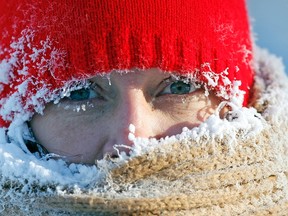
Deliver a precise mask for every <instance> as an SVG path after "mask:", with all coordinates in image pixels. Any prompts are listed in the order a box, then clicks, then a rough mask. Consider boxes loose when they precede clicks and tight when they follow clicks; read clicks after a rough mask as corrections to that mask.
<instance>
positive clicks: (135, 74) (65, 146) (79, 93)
mask: <svg viewBox="0 0 288 216" xmlns="http://www.w3.org/2000/svg"><path fill="white" fill-rule="evenodd" d="M90 81H91V83H92V84H91V86H90V88H86V89H81V90H75V91H73V92H71V95H70V96H69V97H67V98H64V99H62V100H61V101H60V102H59V103H58V104H53V103H50V104H48V105H47V106H46V108H45V110H44V114H43V115H39V114H36V115H34V117H33V119H32V120H31V122H30V125H31V128H32V130H33V132H34V135H35V138H36V140H37V142H38V143H40V144H41V145H43V146H44V147H45V148H46V149H47V150H48V151H49V152H51V153H56V154H59V155H61V156H65V158H66V159H67V160H68V161H69V162H76V163H85V164H94V163H95V160H99V159H102V158H103V157H104V156H105V155H110V156H111V157H117V151H116V150H115V149H114V148H113V146H114V145H115V144H124V145H128V146H131V145H132V144H133V142H132V141H131V140H130V139H128V135H129V132H130V131H129V125H130V124H133V125H134V126H135V128H136V130H135V133H134V135H135V136H136V137H142V138H156V139H159V138H161V137H165V136H171V135H174V134H178V133H180V132H181V131H182V128H183V127H188V128H192V127H195V126H197V125H199V124H200V123H201V122H203V121H204V120H205V119H207V117H209V115H211V114H212V113H213V112H214V111H215V109H216V108H217V106H218V104H219V102H220V101H219V99H218V98H217V97H216V96H215V95H214V94H213V93H210V94H209V96H208V97H207V96H205V95H204V90H203V89H201V88H198V87H195V85H194V84H193V83H185V82H183V81H177V80H175V79H173V77H172V76H171V75H170V74H168V73H163V72H161V71H160V70H158V69H149V70H145V71H140V70H134V71H131V72H130V73H125V74H123V73H122V74H120V73H117V72H113V73H111V75H110V77H109V79H108V78H107V77H101V76H96V77H94V78H92V79H91V80H90ZM119 150H120V151H126V152H129V150H128V149H127V148H122V149H121V148H120V147H119Z"/></svg>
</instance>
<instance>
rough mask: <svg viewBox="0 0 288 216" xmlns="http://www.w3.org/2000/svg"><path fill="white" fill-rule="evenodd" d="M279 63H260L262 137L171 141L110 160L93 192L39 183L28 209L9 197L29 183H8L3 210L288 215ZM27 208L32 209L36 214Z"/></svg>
mask: <svg viewBox="0 0 288 216" xmlns="http://www.w3.org/2000/svg"><path fill="white" fill-rule="evenodd" d="M274 60H275V59H274V58H273V57H268V55H265V53H264V55H260V56H259V58H258V60H257V61H258V62H257V64H258V66H260V67H259V68H258V66H256V68H257V70H256V73H257V74H256V80H255V85H254V87H253V92H254V97H253V100H252V102H251V106H253V107H255V108H257V109H258V111H259V113H256V114H255V115H253V122H254V120H255V121H261V122H262V121H263V122H262V123H263V124H264V125H265V127H264V129H263V130H261V131H260V132H259V133H255V131H257V130H255V128H253V127H252V128H242V129H239V130H237V131H235V133H236V134H237V136H236V137H234V136H232V134H230V133H229V132H227V131H228V130H229V128H228V127H227V128H226V130H227V131H225V132H226V133H225V132H223V133H222V134H221V135H222V136H214V137H213V136H201V137H199V139H197V140H195V139H193V138H186V139H182V140H178V141H175V142H171V143H166V144H165V145H161V146H157V147H156V148H154V149H153V150H151V151H146V152H142V153H141V154H140V155H138V156H136V157H132V158H129V159H128V160H127V161H125V162H123V161H122V162H121V163H119V161H117V159H115V160H112V161H111V160H110V159H107V160H106V161H103V163H104V164H105V165H107V166H106V168H107V170H106V171H107V176H106V177H105V178H106V179H105V181H106V183H103V182H101V183H100V185H97V184H96V186H95V187H94V188H93V186H92V190H91V191H89V192H86V191H85V190H84V191H79V188H77V187H76V189H75V191H73V190H72V189H70V190H71V191H72V192H71V193H70V192H69V191H70V190H69V187H68V186H66V187H65V186H62V190H63V191H64V192H63V191H61V192H60V193H59V194H56V195H54V194H53V193H52V190H53V188H61V187H60V186H59V185H51V184H50V185H49V182H47V184H46V185H43V184H42V185H37V182H36V183H35V184H34V185H33V186H34V187H33V188H31V193H29V194H26V196H23V197H22V196H19V194H18V196H19V198H18V199H19V200H20V204H21V205H22V206H21V205H19V203H17V205H14V206H13V205H11V200H9V198H10V199H13V198H14V199H15V198H17V196H12V195H14V194H13V193H12V192H11V191H13V190H14V191H15V192H16V194H17V193H21V189H22V188H25V187H27V184H25V181H24V182H23V184H25V185H20V184H19V183H18V184H17V182H15V180H14V182H13V181H9V180H7V182H6V184H4V186H2V185H1V186H2V188H3V190H2V192H1V193H3V194H4V195H3V194H1V193H0V195H2V197H3V199H5V200H6V205H3V206H4V207H6V208H5V209H4V210H3V212H2V213H3V214H5V215H19V216H22V215H23V216H24V215H43V216H44V215H66V216H71V215H83V216H84V215H87V216H88V215H179V216H180V215H203V216H204V215H249V216H250V215H261V216H262V215H287V214H288V181H287V179H288V178H287V172H288V154H287V152H288V151H287V143H288V137H287V135H286V133H287V129H288V111H287V109H286V106H281V104H282V105H286V103H287V101H288V100H287V98H288V94H287V92H288V91H287V82H288V79H287V77H286V75H285V73H284V71H282V69H281V68H280V67H278V65H276V64H275V62H274ZM273 62H274V63H273ZM243 109H244V108H243ZM253 109H254V108H252V107H251V108H249V110H253ZM238 114H239V113H238ZM238 117H239V116H238ZM246 117H247V116H246ZM244 119H245V120H248V119H249V118H248V117H247V118H245V117H244ZM238 120H240V119H237V118H234V119H232V120H231V122H229V123H230V124H231V125H229V126H230V127H232V125H233V122H234V123H236V124H237V123H243V122H241V121H239V122H238ZM250 120H251V119H250ZM226 126H228V125H226ZM250 126H251V125H250ZM254 126H255V125H254ZM253 132H254V133H253ZM231 136H232V137H231ZM106 162H107V163H106ZM104 164H102V165H104ZM98 165H100V164H98ZM108 165H111V166H108ZM0 179H1V178H0ZM2 184H3V181H2ZM72 187H75V185H74V184H73V185H72ZM97 187H99V188H100V190H99V192H98V190H97ZM99 188H98V189H99ZM85 189H87V188H85ZM37 190H40V191H41V193H40V194H37V197H35V196H34V197H33V198H34V199H33V201H31V196H32V195H33V192H32V191H37ZM45 190H47V192H46V191H45ZM45 192H46V193H45ZM11 194H12V195H11ZM9 195H10V197H9ZM11 196H12V198H11ZM29 205H31V207H30V208H29ZM23 208H24V209H29V210H30V211H29V213H28V212H27V211H26V212H25V211H24V210H23Z"/></svg>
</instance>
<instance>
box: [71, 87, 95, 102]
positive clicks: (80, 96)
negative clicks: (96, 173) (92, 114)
mask: <svg viewBox="0 0 288 216" xmlns="http://www.w3.org/2000/svg"><path fill="white" fill-rule="evenodd" d="M96 97H98V94H97V92H96V91H95V89H93V88H90V87H88V88H81V89H77V90H74V91H71V92H70V95H69V97H68V99H70V100H72V101H84V100H90V99H93V98H96Z"/></svg>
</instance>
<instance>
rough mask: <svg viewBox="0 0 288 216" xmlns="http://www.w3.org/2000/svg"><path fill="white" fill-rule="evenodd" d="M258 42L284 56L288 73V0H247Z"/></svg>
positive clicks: (261, 45) (272, 51)
mask: <svg viewBox="0 0 288 216" xmlns="http://www.w3.org/2000/svg"><path fill="white" fill-rule="evenodd" d="M246 1H247V4H248V10H249V13H250V17H251V21H252V26H253V31H254V33H256V38H257V41H256V43H257V44H258V45H259V46H260V47H263V48H267V49H268V50H269V51H270V52H271V53H274V54H276V55H277V56H280V57H282V59H283V62H284V64H285V68H286V73H287V74H288V0H246Z"/></svg>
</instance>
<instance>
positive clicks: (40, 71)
mask: <svg viewBox="0 0 288 216" xmlns="http://www.w3.org/2000/svg"><path fill="white" fill-rule="evenodd" d="M0 4H1V7H0V14H1V15H0V16H1V17H0V29H1V31H2V32H1V34H2V40H1V42H0V50H1V52H0V61H1V62H0V75H1V78H0V104H1V105H0V125H2V126H4V125H5V126H7V125H8V124H9V122H11V121H13V119H14V118H15V116H16V115H18V114H19V113H20V114H21V112H22V110H24V111H25V112H30V113H33V112H34V110H35V109H36V110H37V109H41V106H43V104H44V103H46V102H48V101H51V100H52V99H53V98H55V96H51V95H55V94H57V93H59V89H61V88H63V87H64V86H65V85H66V84H67V82H68V81H71V80H74V81H75V80H81V79H87V78H90V77H92V76H95V75H96V74H99V73H109V72H111V71H112V70H115V69H120V70H127V69H132V68H141V69H148V68H153V67H158V68H160V69H162V70H163V71H169V72H173V73H177V74H185V75H186V74H190V75H193V76H194V77H195V78H197V79H198V80H200V81H202V82H203V83H206V84H207V85H208V87H209V88H210V89H212V90H215V91H216V92H217V93H219V95H220V96H222V97H226V99H228V97H229V95H231V94H232V91H233V81H234V80H240V81H241V86H240V89H241V90H243V91H244V92H245V93H246V94H245V96H244V97H245V98H244V104H247V100H248V98H249V88H250V87H251V85H252V83H253V73H252V71H251V67H250V60H251V58H252V56H251V49H252V48H251V41H250V32H249V25H248V21H247V12H246V8H245V1H244V0H243V1H242V0H218V1H210V0H202V1H196V0H165V1H154V0H145V1H141V0H139V1H138V0H137V1H135V0H126V1H125V4H124V3H123V1H120V0H111V1H103V0H94V1H92V0H87V1H81V0H73V1H72V0H66V1H61V4H59V2H58V1H55V0H52V1H49V2H48V1H37V2H34V1H29V0H24V1H19V0H11V1H9V2H7V1H3V0H1V1H0ZM227 78H228V79H227ZM227 95H228V96H227ZM12 101H13V102H12ZM15 101H16V102H15ZM13 103H17V105H11V104H13ZM22 114H23V113H22ZM1 118H2V120H3V121H2V123H1Z"/></svg>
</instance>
